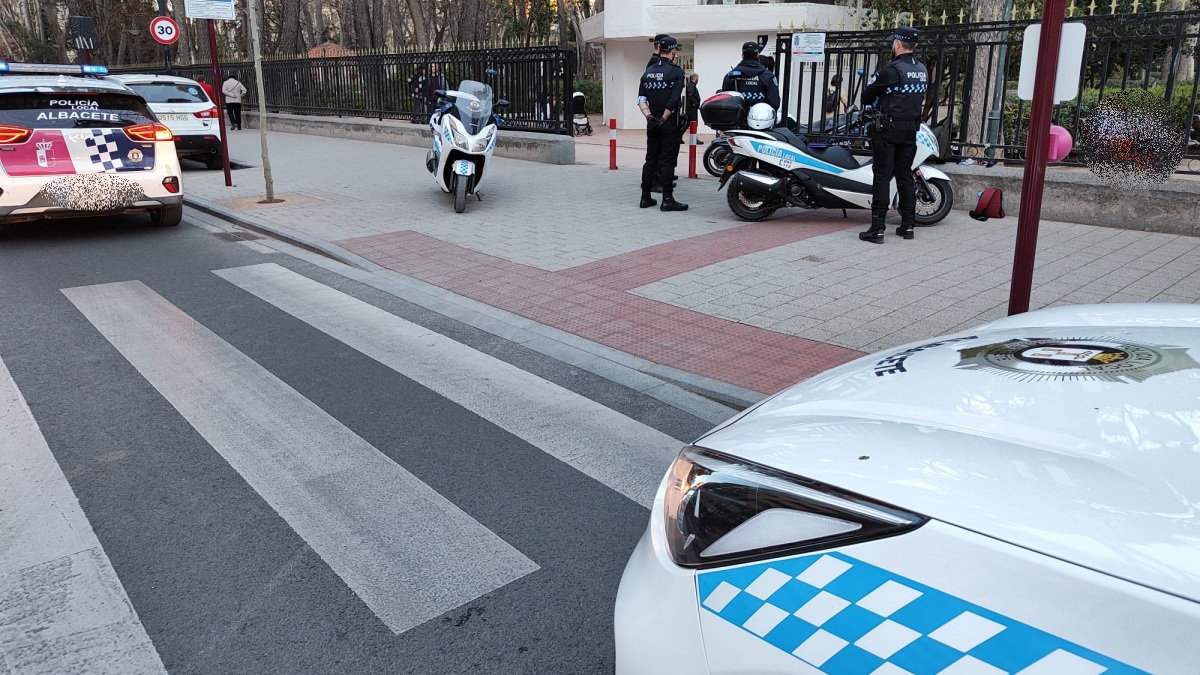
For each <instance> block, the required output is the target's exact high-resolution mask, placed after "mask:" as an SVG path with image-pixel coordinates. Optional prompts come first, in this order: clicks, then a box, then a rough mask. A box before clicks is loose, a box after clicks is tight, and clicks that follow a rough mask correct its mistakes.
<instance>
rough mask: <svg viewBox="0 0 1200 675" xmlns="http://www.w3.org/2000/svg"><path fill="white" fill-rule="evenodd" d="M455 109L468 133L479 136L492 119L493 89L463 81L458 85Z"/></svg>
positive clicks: (480, 83) (474, 82)
mask: <svg viewBox="0 0 1200 675" xmlns="http://www.w3.org/2000/svg"><path fill="white" fill-rule="evenodd" d="M457 91H458V93H457V94H456V95H455V97H454V107H455V108H456V109H457V112H458V119H459V121H460V122H462V123H463V126H465V127H466V128H467V133H469V134H478V133H479V132H480V131H482V130H483V128H484V127H486V126H487V125H488V124H489V123H490V122H491V118H492V88H491V87H489V86H488V85H486V84H484V83H482V82H476V81H474V80H463V81H462V82H461V83H459V85H458V90H457Z"/></svg>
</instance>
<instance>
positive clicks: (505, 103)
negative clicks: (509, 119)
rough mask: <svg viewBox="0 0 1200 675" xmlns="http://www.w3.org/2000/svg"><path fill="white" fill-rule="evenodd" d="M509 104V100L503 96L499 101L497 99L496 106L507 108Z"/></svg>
mask: <svg viewBox="0 0 1200 675" xmlns="http://www.w3.org/2000/svg"><path fill="white" fill-rule="evenodd" d="M508 105H509V104H508V101H507V100H506V99H503V98H502V99H500V100H499V101H496V107H497V108H507V107H508Z"/></svg>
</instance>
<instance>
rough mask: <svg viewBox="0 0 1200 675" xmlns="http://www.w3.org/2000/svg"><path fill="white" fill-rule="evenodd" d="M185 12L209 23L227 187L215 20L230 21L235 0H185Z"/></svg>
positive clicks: (230, 181)
mask: <svg viewBox="0 0 1200 675" xmlns="http://www.w3.org/2000/svg"><path fill="white" fill-rule="evenodd" d="M252 1H253V0H252ZM184 13H185V15H186V16H187V18H189V19H205V20H206V22H207V23H208V53H209V56H210V57H211V58H212V78H213V93H214V94H215V95H216V97H217V101H216V103H217V122H218V123H219V124H220V125H221V162H222V164H224V168H225V187H233V176H232V175H230V173H229V141H228V139H226V138H225V136H226V134H228V133H229V131H228V129H227V128H226V126H225V101H224V96H223V95H222V93H221V87H222V86H223V85H224V80H223V79H222V78H221V59H220V57H218V56H217V29H216V27H215V26H214V25H213V20H214V19H215V20H218V21H228V20H231V19H234V18H235V17H236V15H237V13H236V11H235V10H234V7H233V0H184Z"/></svg>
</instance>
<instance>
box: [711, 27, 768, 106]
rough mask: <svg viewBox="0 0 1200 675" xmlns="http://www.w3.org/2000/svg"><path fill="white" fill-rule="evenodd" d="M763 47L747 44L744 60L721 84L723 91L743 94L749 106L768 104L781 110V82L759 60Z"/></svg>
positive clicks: (743, 49) (743, 48) (743, 55)
mask: <svg viewBox="0 0 1200 675" xmlns="http://www.w3.org/2000/svg"><path fill="white" fill-rule="evenodd" d="M760 51H762V45H760V44H758V43H757V42H747V43H746V44H744V45H742V60H741V61H740V62H739V63H738V64H737V66H735V67H734V69H733V70H731V71H729V72H728V73H727V74H726V75H725V79H724V80H723V81H722V82H721V90H722V91H736V92H739V93H741V95H742V99H743V100H745V101H746V105H747V106H752V105H754V104H755V103H766V104H767V105H769V106H771V107H772V108H774V109H775V110H779V81H778V80H776V79H775V74H774V73H772V72H771V71H770V70H767V67H766V66H764V65H763V64H762V62H761V61H759V60H758V53H759V52H760Z"/></svg>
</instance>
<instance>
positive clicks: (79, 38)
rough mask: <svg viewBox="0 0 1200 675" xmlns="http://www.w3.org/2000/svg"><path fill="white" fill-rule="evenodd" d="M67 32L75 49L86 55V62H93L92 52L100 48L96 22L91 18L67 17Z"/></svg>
mask: <svg viewBox="0 0 1200 675" xmlns="http://www.w3.org/2000/svg"><path fill="white" fill-rule="evenodd" d="M67 32H68V33H69V34H70V36H71V43H72V44H73V45H74V47H75V49H76V50H78V51H81V52H83V53H84V62H85V63H91V62H92V50H93V49H95V48H96V47H98V46H100V36H99V35H98V34H97V33H96V21H95V20H94V19H93V18H92V17H90V16H71V17H67Z"/></svg>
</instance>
